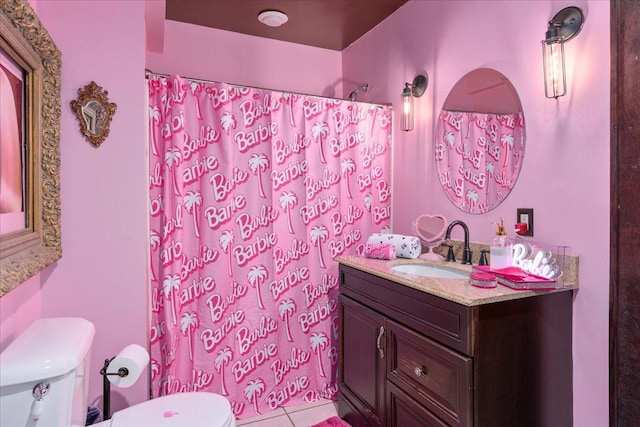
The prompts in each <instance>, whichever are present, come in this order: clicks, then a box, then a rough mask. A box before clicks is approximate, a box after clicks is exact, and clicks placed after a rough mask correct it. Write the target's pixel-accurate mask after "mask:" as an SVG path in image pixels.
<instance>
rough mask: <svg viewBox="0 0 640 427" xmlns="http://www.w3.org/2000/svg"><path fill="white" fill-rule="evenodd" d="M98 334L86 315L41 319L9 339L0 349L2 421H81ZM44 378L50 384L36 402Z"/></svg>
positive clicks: (57, 425) (57, 424)
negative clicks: (92, 347)
mask: <svg viewBox="0 0 640 427" xmlns="http://www.w3.org/2000/svg"><path fill="white" fill-rule="evenodd" d="M94 335H95V327H94V326H93V323H91V322H89V321H88V320H85V319H81V318H75V317H64V318H50V319H40V320H36V321H35V322H34V323H33V324H31V326H29V327H28V328H27V329H26V330H25V331H24V332H23V333H22V334H21V335H19V336H18V337H17V338H16V339H15V340H14V341H13V342H12V343H11V344H9V346H8V347H7V348H6V349H5V350H4V351H3V352H2V353H0V426H16V427H18V426H20V427H22V426H34V425H35V426H37V427H45V426H51V427H66V426H71V425H78V426H83V425H84V424H85V421H86V414H87V391H88V385H89V360H90V349H91V344H92V342H93V336H94ZM43 381H46V382H48V383H49V389H48V391H47V393H46V395H45V396H44V397H43V398H42V400H41V401H40V402H39V403H36V398H35V397H33V390H34V387H36V386H37V385H38V384H39V383H41V382H43ZM37 412H41V414H40V415H39V417H38V421H37V423H35V422H34V417H35V416H34V414H35V413H37Z"/></svg>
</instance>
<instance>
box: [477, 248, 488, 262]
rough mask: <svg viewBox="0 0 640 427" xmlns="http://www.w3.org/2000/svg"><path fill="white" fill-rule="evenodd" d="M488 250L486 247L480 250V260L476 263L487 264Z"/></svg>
mask: <svg viewBox="0 0 640 427" xmlns="http://www.w3.org/2000/svg"><path fill="white" fill-rule="evenodd" d="M488 252H489V250H488V249H482V250H480V262H479V263H478V265H489V262H488V261H487V253H488Z"/></svg>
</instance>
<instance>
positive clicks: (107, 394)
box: [100, 356, 129, 421]
mask: <svg viewBox="0 0 640 427" xmlns="http://www.w3.org/2000/svg"><path fill="white" fill-rule="evenodd" d="M115 358H116V357H115V356H114V357H112V358H111V359H105V360H104V366H103V367H102V369H100V375H102V417H103V420H105V421H106V420H108V419H109V418H111V414H110V411H111V408H110V406H111V382H110V381H109V375H117V376H119V377H121V378H124V377H126V376H127V375H129V369H127V368H125V367H121V368H119V369H118V372H107V369H108V368H109V364H110V363H111V361H112V360H113V359H115Z"/></svg>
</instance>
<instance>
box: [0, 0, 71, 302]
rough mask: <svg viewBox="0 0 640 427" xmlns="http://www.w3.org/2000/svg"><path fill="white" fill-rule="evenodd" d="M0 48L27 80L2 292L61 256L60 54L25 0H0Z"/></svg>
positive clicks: (2, 248) (0, 235)
mask: <svg viewBox="0 0 640 427" xmlns="http://www.w3.org/2000/svg"><path fill="white" fill-rule="evenodd" d="M0 48H1V49H2V51H3V52H4V53H5V54H6V55H7V56H9V57H10V58H11V60H12V61H13V62H14V63H15V64H17V66H18V67H19V68H21V69H22V70H24V73H23V74H24V76H23V78H24V83H25V84H24V87H25V89H24V91H23V95H22V96H23V103H22V112H23V113H22V116H23V120H22V123H23V125H22V129H23V132H22V134H23V138H22V144H23V147H24V148H23V149H22V168H23V171H22V182H23V189H22V194H23V203H22V209H23V212H24V227H23V228H19V229H17V230H12V231H9V232H0V296H2V295H4V294H6V293H7V292H9V291H11V290H13V289H14V288H16V287H17V286H18V285H20V284H21V283H23V282H24V281H25V280H27V279H28V278H30V277H32V276H33V275H35V274H37V273H38V272H40V271H41V270H42V269H43V268H45V267H46V266H48V265H50V264H52V263H53V262H55V261H56V260H58V259H59V258H60V257H61V256H62V245H61V236H60V218H61V215H60V72H61V55H60V51H59V50H58V48H57V47H56V45H55V43H54V42H53V40H52V39H51V37H50V35H49V33H48V32H47V30H46V29H45V28H44V27H43V25H42V23H41V22H40V20H39V19H38V17H37V15H36V14H35V12H34V11H33V9H32V8H31V6H30V5H29V2H28V1H27V0H0ZM0 114H1V112H0ZM0 148H2V146H1V145H0ZM0 215H2V214H0ZM0 221H2V217H0Z"/></svg>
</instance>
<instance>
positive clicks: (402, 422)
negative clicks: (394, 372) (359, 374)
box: [387, 383, 448, 427]
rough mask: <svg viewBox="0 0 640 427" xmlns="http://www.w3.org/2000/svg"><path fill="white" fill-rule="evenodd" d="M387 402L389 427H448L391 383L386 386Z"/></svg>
mask: <svg viewBox="0 0 640 427" xmlns="http://www.w3.org/2000/svg"><path fill="white" fill-rule="evenodd" d="M387 402H388V403H389V408H388V409H387V425H388V426H389V427H448V425H447V424H446V423H444V422H443V421H442V420H440V419H439V418H438V417H436V416H435V415H434V414H432V413H431V412H429V411H428V410H427V409H425V407H424V406H422V405H420V404H418V403H417V402H416V401H415V400H413V399H412V398H411V397H409V396H408V395H407V394H406V393H404V392H403V391H402V390H400V389H399V388H398V387H396V386H395V385H393V384H392V383H388V384H387Z"/></svg>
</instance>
